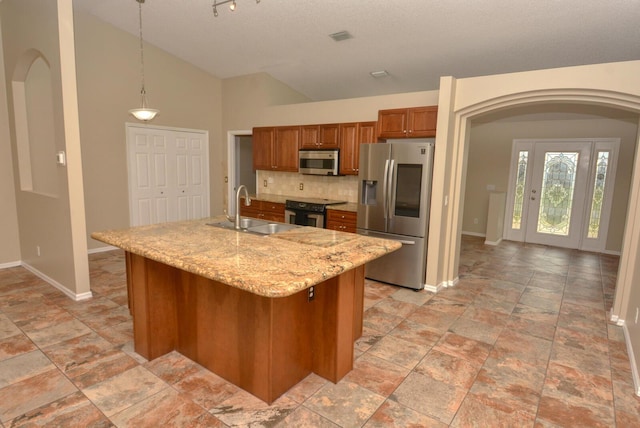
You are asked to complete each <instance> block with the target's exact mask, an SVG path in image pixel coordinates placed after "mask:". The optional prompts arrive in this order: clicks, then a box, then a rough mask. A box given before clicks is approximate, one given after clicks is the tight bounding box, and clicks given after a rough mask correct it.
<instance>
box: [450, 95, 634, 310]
mask: <svg viewBox="0 0 640 428" xmlns="http://www.w3.org/2000/svg"><path fill="white" fill-rule="evenodd" d="M558 102H562V103H573V104H591V105H601V106H607V107H609V108H617V109H623V110H628V111H633V112H637V113H639V114H640V97H638V96H635V95H629V94H625V93H617V92H612V91H604V90H599V89H569V88H567V89H558V88H555V89H546V90H534V91H523V92H517V93H512V94H508V95H503V96H499V97H494V98H487V99H484V100H481V101H479V102H476V103H474V104H472V105H469V106H465V107H464V108H461V109H459V110H457V111H454V112H453V113H452V115H451V117H450V120H453V124H454V126H453V146H452V147H451V150H452V157H451V160H452V174H451V175H450V177H451V181H450V189H449V190H450V196H449V198H450V200H451V205H452V207H451V208H450V209H449V211H448V214H449V217H448V220H447V223H448V224H449V225H455V227H451V228H448V231H449V233H450V236H449V237H448V239H449V242H450V243H451V245H450V246H449V252H448V254H446V258H447V260H446V269H448V276H449V277H450V278H457V276H458V272H457V269H458V262H459V253H460V238H461V216H462V208H463V196H464V185H465V176H466V159H467V153H468V149H469V147H468V145H469V129H470V123H471V121H472V120H473V119H474V118H476V117H478V116H481V115H484V114H487V113H489V112H492V111H498V110H502V109H509V108H513V107H518V106H523V105H532V104H543V103H558ZM637 145H638V141H637V137H636V146H637ZM637 153H638V151H637V150H636V163H637ZM639 183H640V173H639V172H637V171H636V172H635V174H634V177H633V180H632V183H631V189H630V193H629V209H628V212H627V221H626V225H627V226H626V229H625V237H624V240H623V246H622V255H621V260H620V272H619V275H618V284H617V287H616V298H615V301H614V306H613V308H612V309H611V319H612V320H614V321H619V320H624V319H625V318H626V316H627V313H626V309H627V308H626V306H627V301H628V299H629V294H630V293H631V290H632V284H631V278H632V274H633V266H634V265H635V260H636V254H637V252H638V248H639V245H640V228H638V227H634V224H633V223H634V221H633V220H634V219H635V218H637V215H638V213H640V195H639V191H640V189H639Z"/></svg>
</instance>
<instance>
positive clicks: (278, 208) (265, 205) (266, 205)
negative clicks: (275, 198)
mask: <svg viewBox="0 0 640 428" xmlns="http://www.w3.org/2000/svg"><path fill="white" fill-rule="evenodd" d="M260 205H261V210H262V211H264V212H270V213H274V214H282V216H283V217H284V204H279V203H277V202H267V201H260Z"/></svg>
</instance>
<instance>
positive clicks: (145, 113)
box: [129, 0, 160, 122]
mask: <svg viewBox="0 0 640 428" xmlns="http://www.w3.org/2000/svg"><path fill="white" fill-rule="evenodd" d="M136 1H137V2H138V18H139V19H138V22H139V24H140V25H139V28H140V76H141V81H142V88H141V89H140V103H141V107H140V108H134V109H131V110H129V113H131V114H132V115H133V117H135V118H136V119H138V120H141V121H143V122H148V121H150V120H152V119H153V118H154V117H156V115H157V114H158V113H160V110H157V109H154V108H149V107H147V92H146V91H145V89H144V43H143V39H142V3H144V1H145V0H136Z"/></svg>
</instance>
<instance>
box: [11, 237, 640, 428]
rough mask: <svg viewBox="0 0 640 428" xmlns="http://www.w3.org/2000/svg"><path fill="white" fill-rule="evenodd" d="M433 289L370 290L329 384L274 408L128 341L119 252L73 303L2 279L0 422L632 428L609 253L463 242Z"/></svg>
mask: <svg viewBox="0 0 640 428" xmlns="http://www.w3.org/2000/svg"><path fill="white" fill-rule="evenodd" d="M462 247H463V250H462V255H461V264H460V282H459V283H458V284H457V285H456V286H455V287H452V288H448V289H445V290H443V291H442V292H440V293H438V294H435V295H434V294H431V293H427V292H413V291H411V290H406V289H402V288H396V287H391V286H387V285H383V284H380V283H376V282H372V281H370V282H369V281H368V282H367V284H366V297H365V299H366V302H365V309H366V313H365V333H364V336H363V337H362V338H361V339H360V340H358V342H357V343H356V361H355V365H354V370H353V371H351V372H350V373H349V374H348V375H347V376H346V377H345V378H344V379H343V380H342V381H340V382H339V383H338V384H335V385H334V384H333V383H330V382H327V381H325V380H323V379H321V378H319V377H318V376H315V375H310V376H308V377H307V378H306V379H305V380H303V381H302V382H301V383H300V384H299V385H297V386H295V387H294V388H293V389H291V390H290V391H289V392H288V393H287V394H285V395H284V396H282V397H281V398H279V399H278V400H277V401H276V402H275V403H274V404H273V405H272V406H267V405H266V404H265V403H263V402H261V401H260V400H258V399H256V398H254V397H253V396H251V395H249V394H247V393H246V392H244V391H242V390H240V389H238V388H237V387H235V386H233V385H230V384H228V383H226V382H225V381H224V380H222V379H221V378H219V377H218V376H216V375H214V374H212V373H210V372H208V371H206V370H204V369H203V368H202V367H200V366H199V365H197V364H195V363H193V362H191V361H190V360H188V359H186V358H184V357H182V356H181V355H179V354H178V353H175V352H174V353H171V354H168V355H166V356H163V357H161V358H158V359H156V360H154V361H151V362H147V361H145V360H144V359H142V358H141V357H140V356H138V355H136V354H135V352H134V351H133V348H132V329H131V317H130V316H129V313H128V310H127V308H126V289H125V273H124V258H123V254H122V253H121V252H120V251H112V252H108V253H101V254H95V255H92V256H91V257H90V262H91V280H92V289H93V292H94V298H93V299H91V300H88V301H84V302H73V301H71V300H70V299H68V298H67V297H65V296H64V295H62V293H60V292H59V291H57V290H56V289H54V288H52V287H51V286H49V285H47V284H45V283H44V282H43V281H42V280H40V279H38V278H36V277H35V276H34V275H32V274H31V273H29V272H28V271H26V270H24V269H22V268H11V269H4V270H0V423H1V425H2V426H3V427H14V426H38V425H46V426H60V427H80V426H81V427H108V426H118V427H120V426H123V427H124V426H129V427H146V426H149V427H157V426H184V427H198V426H201V427H225V426H251V427H259V426H265V427H276V426H278V427H281V426H287V427H288V426H306V427H360V426H365V427H390V426H398V427H409V426H412V427H446V426H454V427H463V426H464V427H466V426H478V427H487V426H491V427H494V426H505V427H506V426H515V427H526V426H536V427H554V426H581V427H586V426H588V427H596V426H603V427H605V426H606V427H613V426H619V427H624V426H640V400H639V399H638V397H636V396H635V395H634V394H633V387H632V383H631V370H630V367H629V360H628V358H627V354H626V348H625V345H624V342H623V334H622V330H621V328H620V327H617V326H615V325H612V324H610V323H608V322H607V314H606V309H608V308H610V306H611V302H612V299H613V287H614V284H615V276H616V271H617V263H618V258H617V257H611V256H598V255H595V254H590V253H583V252H578V251H569V250H562V249H556V248H548V247H542V246H531V245H522V244H516V243H509V242H504V243H502V244H501V245H499V246H497V247H489V246H485V245H483V244H482V240H481V239H480V238H470V237H464V238H463V244H462Z"/></svg>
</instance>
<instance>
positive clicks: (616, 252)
mask: <svg viewBox="0 0 640 428" xmlns="http://www.w3.org/2000/svg"><path fill="white" fill-rule="evenodd" d="M602 254H607V255H609V256H621V255H622V252H621V251H612V250H604V251H603V252H602Z"/></svg>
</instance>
